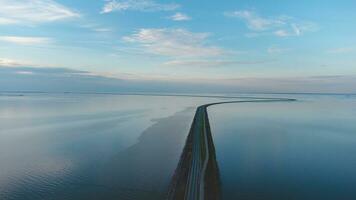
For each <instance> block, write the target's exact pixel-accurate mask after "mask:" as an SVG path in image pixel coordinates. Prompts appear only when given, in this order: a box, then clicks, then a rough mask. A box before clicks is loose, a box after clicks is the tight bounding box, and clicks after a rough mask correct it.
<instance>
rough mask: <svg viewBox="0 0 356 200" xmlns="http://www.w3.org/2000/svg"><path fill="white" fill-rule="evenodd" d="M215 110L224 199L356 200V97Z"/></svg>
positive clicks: (306, 98)
mask: <svg viewBox="0 0 356 200" xmlns="http://www.w3.org/2000/svg"><path fill="white" fill-rule="evenodd" d="M297 98H298V99H300V101H298V102H288V103H286V102H283V103H281V102H278V103H276V102H275V103H246V104H235V105H233V104H231V105H220V106H216V107H211V108H209V116H210V123H211V126H212V133H213V135H214V140H215V146H216V153H217V159H218V163H219V169H220V174H221V180H222V189H223V197H224V199H355V198H356V191H355V185H356V173H355V166H356V154H355V152H356V134H355V133H356V124H355V121H356V109H355V108H356V98H350V97H347V98H346V97H343V96H298V97H297Z"/></svg>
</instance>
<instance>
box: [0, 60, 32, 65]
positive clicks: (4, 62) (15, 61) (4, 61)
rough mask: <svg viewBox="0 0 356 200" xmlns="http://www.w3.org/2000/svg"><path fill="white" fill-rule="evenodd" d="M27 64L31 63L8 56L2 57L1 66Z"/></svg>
mask: <svg viewBox="0 0 356 200" xmlns="http://www.w3.org/2000/svg"><path fill="white" fill-rule="evenodd" d="M26 65H30V63H28V62H23V61H18V60H13V59H8V58H0V67H1V66H6V67H17V66H26Z"/></svg>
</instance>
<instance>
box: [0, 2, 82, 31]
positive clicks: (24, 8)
mask: <svg viewBox="0 0 356 200" xmlns="http://www.w3.org/2000/svg"><path fill="white" fill-rule="evenodd" d="M79 16H80V15H79V13H77V12H75V11H73V10H71V9H69V8H67V7H65V6H63V5H61V4H59V3H57V2H55V1H53V0H16V1H15V0H0V25H1V24H2V25H4V24H26V25H31V24H36V23H44V22H52V21H57V20H63V19H68V18H73V17H79Z"/></svg>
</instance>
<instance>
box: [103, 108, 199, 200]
mask: <svg viewBox="0 0 356 200" xmlns="http://www.w3.org/2000/svg"><path fill="white" fill-rule="evenodd" d="M193 113H194V109H192V108H190V109H188V110H185V111H183V112H178V113H176V114H175V115H173V116H171V117H167V118H163V119H159V120H157V122H156V123H155V124H153V125H152V126H151V127H149V128H148V129H146V130H145V131H144V132H143V133H142V135H141V137H140V138H139V141H138V143H137V144H135V145H133V146H131V147H130V148H128V149H127V150H125V151H123V152H120V153H119V154H117V155H116V156H114V157H113V158H112V159H111V161H110V162H109V163H108V164H107V167H106V168H105V170H104V172H103V173H102V175H100V177H101V178H100V179H101V181H100V182H102V183H103V185H109V186H110V187H113V188H116V187H118V188H124V187H126V188H132V189H136V190H137V191H139V193H137V194H141V193H142V195H144V199H164V197H165V194H166V189H167V186H168V184H169V181H170V178H171V176H172V175H173V172H174V169H175V167H176V164H177V163H178V159H179V156H180V153H181V149H182V148H183V145H184V141H185V137H186V135H187V133H188V130H189V125H190V123H191V121H192V118H193ZM143 190H145V192H140V191H143Z"/></svg>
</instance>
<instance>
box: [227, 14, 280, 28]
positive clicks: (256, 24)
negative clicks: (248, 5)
mask: <svg viewBox="0 0 356 200" xmlns="http://www.w3.org/2000/svg"><path fill="white" fill-rule="evenodd" d="M225 16H228V17H238V18H241V19H243V20H245V22H246V24H247V27H248V28H249V29H251V30H255V31H263V30H268V29H271V28H272V27H276V26H277V27H278V26H280V25H282V24H283V23H284V22H283V21H282V20H279V19H269V18H262V17H260V16H259V15H257V14H256V13H254V12H252V11H249V10H241V11H233V12H225Z"/></svg>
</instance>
